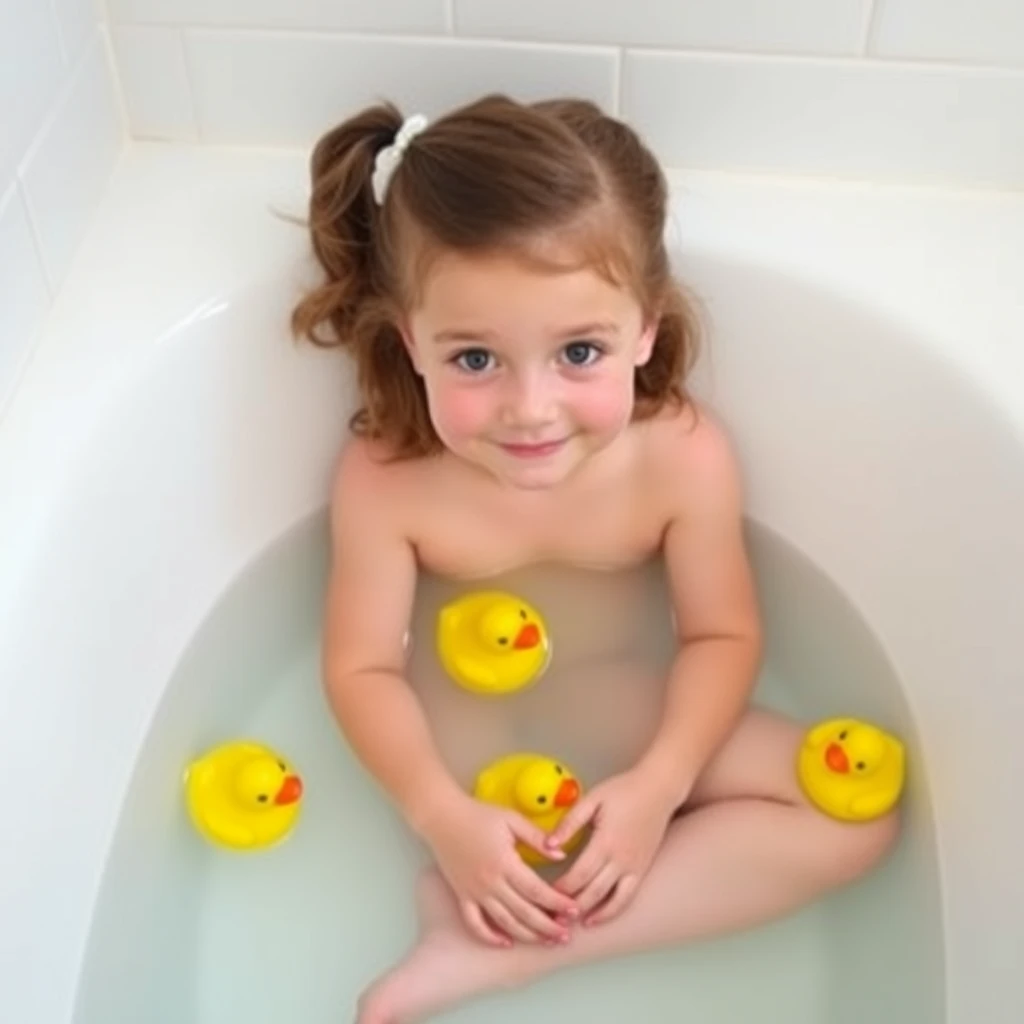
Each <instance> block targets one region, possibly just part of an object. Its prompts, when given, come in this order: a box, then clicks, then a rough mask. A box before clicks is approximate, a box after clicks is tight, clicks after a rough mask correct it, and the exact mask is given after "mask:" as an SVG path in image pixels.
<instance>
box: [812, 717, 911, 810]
mask: <svg viewBox="0 0 1024 1024" xmlns="http://www.w3.org/2000/svg"><path fill="white" fill-rule="evenodd" d="M904 761H905V754H904V749H903V744H902V743H901V742H900V741H899V740H898V739H896V737H894V736H890V735H889V734H888V733H886V732H883V731H882V730H881V729H879V728H878V727H877V726H874V725H869V724H868V723H866V722H859V721H857V720H856V719H855V718H832V719H829V720H828V721H825V722H820V723H819V724H818V725H816V726H814V727H813V728H811V729H810V730H808V732H807V735H806V736H805V737H804V742H803V744H802V746H801V747H800V752H799V754H798V755H797V775H798V776H799V778H800V785H801V787H802V788H803V791H804V793H805V794H806V795H807V798H808V799H809V800H810V801H812V802H813V803H814V804H815V805H816V806H817V807H819V808H820V809H821V810H822V811H824V812H825V813H826V814H829V815H831V816H832V817H833V818H839V819H840V820H841V821H870V820H871V819H872V818H878V817H881V815H883V814H885V813H886V812H888V811H890V810H892V808H893V807H894V806H895V805H896V802H897V800H899V798H900V793H901V791H902V789H903V777H904Z"/></svg>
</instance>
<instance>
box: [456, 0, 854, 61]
mask: <svg viewBox="0 0 1024 1024" xmlns="http://www.w3.org/2000/svg"><path fill="white" fill-rule="evenodd" d="M868 6H869V0H771V2H768V3H766V2H765V0H704V2H700V0H675V2H673V0H628V2H615V3H595V2H594V0H554V2H552V0H514V2H512V0H510V2H507V3H505V2H500V0H499V2H496V0H455V27H456V30H457V31H458V32H460V33H466V34H467V35H485V36H486V35H489V36H499V37H501V38H505V39H552V40H558V41H559V42H595V43H615V44H618V45H620V46H674V47H686V48H703V49H710V50H754V51H757V50H764V51H768V52H783V53H859V52H860V49H861V46H862V45H863V42H864V29H865V24H866V14H867V9H868Z"/></svg>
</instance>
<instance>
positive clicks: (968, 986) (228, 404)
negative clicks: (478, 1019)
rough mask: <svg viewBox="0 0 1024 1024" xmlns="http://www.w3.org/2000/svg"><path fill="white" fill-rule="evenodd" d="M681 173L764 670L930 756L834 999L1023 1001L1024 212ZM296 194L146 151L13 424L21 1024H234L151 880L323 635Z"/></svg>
mask: <svg viewBox="0 0 1024 1024" xmlns="http://www.w3.org/2000/svg"><path fill="white" fill-rule="evenodd" d="M673 185H674V188H675V189H676V192H675V201H674V216H673V224H672V238H673V250H674V252H675V253H676V256H677V262H678V266H679V269H680V271H681V272H682V273H683V274H684V275H685V276H686V277H687V279H688V280H689V282H690V284H691V286H692V287H693V288H694V290H695V292H696V293H697V295H698V296H699V297H700V299H701V301H702V303H703V305H704V307H705V312H706V315H707V317H708V320H709V322H710V324H711V326H712V344H711V347H710V350H709V353H708V355H707V357H706V358H705V359H704V361H703V362H702V365H701V367H700V371H699V374H698V377H697V390H698V392H699V393H700V394H701V395H702V396H704V397H705V398H706V399H707V400H708V401H710V402H711V403H712V404H713V405H714V406H715V407H716V408H718V409H719V410H720V411H721V413H722V415H723V416H724V418H725V420H726V422H727V423H728V425H729V427H730V430H731V431H732V433H733V435H734V437H735V440H736V443H737V446H738V449H739V451H740V454H741V457H742V461H743V465H744V471H745V475H746V479H747V487H748V508H749V520H750V530H751V537H752V546H753V549H754V553H755V562H756V565H757V569H758V576H759V585H760V586H761V587H762V590H763V592H764V594H765V595H766V609H767V616H768V625H769V650H770V653H769V661H770V662H771V663H772V664H774V665H782V666H785V668H786V671H787V672H788V673H789V674H790V675H791V676H792V678H793V679H796V680H798V681H799V682H798V684H794V685H798V686H799V688H800V689H801V693H800V698H801V700H802V701H803V704H802V706H803V707H804V708H806V709H809V710H811V711H814V712H819V711H820V712H821V713H823V714H824V713H832V712H838V711H845V710H847V709H849V710H851V711H854V712H855V713H858V714H861V713H862V714H865V715H873V716H876V717H878V718H881V719H883V720H885V721H886V722H888V723H890V724H891V725H892V726H893V727H894V728H897V729H899V730H900V731H901V732H902V733H903V734H904V735H905V736H906V738H907V741H908V744H909V748H910V765H911V770H910V775H909V780H908V793H907V805H906V827H905V831H904V836H903V842H902V844H901V847H900V850H899V852H898V854H897V855H896V857H894V860H893V864H894V866H893V867H892V868H891V870H892V871H893V872H897V873H898V874H895V875H892V876H891V878H890V884H892V882H893V880H894V879H895V880H896V881H897V882H898V883H899V884H898V886H897V887H896V888H894V889H890V890H886V893H885V899H884V900H882V899H880V898H878V897H877V895H876V897H871V896H870V892H869V890H864V892H863V893H861V892H860V891H859V890H858V891H857V892H854V893H852V894H849V893H848V894H845V895H840V896H839V897H837V899H838V900H840V901H842V900H846V901H847V905H846V906H845V908H844V913H845V914H847V915H849V914H851V913H852V914H853V915H854V917H853V918H851V917H849V916H847V917H846V918H844V920H847V921H849V920H854V919H856V914H857V910H856V907H857V906H862V907H864V908H866V909H865V910H864V911H863V913H862V915H861V916H862V918H863V920H858V921H857V936H856V941H853V938H851V937H849V936H847V937H846V938H844V937H843V936H835V935H833V936H830V937H829V938H828V941H829V942H830V943H832V942H833V940H834V941H835V942H836V943H838V945H837V946H835V948H834V949H833V948H832V947H831V946H830V947H829V948H830V953H829V956H830V960H829V964H830V966H829V970H830V971H833V972H834V973H836V974H837V975H839V976H840V977H839V981H838V982H837V983H836V985H837V986H838V987H834V988H833V989H831V990H830V991H835V992H840V993H843V994H844V998H843V999H842V1002H843V1003H844V1004H845V1005H844V1007H838V1008H833V1012H831V1013H830V1015H829V1016H828V1017H827V1019H828V1020H829V1021H840V1022H842V1024H846V1022H850V1024H852V1022H853V1021H854V1020H863V1019H865V1017H866V1016H867V1015H868V1014H869V1013H872V1012H874V1013H875V1014H876V1019H887V1020H888V1019H905V1020H914V1021H915V1022H921V1024H939V1022H946V1024H969V1022H972V1024H973V1022H974V1021H979V1020H983V1021H985V1022H986V1024H1002V1022H1006V1024H1010V1022H1014V1024H1016V1022H1018V1021H1020V1020H1022V1019H1024V992H1022V990H1021V987H1020V986H1019V985H1018V984H1017V983H1016V981H1017V979H1016V977H1015V975H1014V971H1015V969H1016V968H1017V967H1018V965H1019V963H1020V961H1021V955H1022V953H1024V948H1022V947H1024V938H1022V935H1024V932H1022V928H1021V925H1020V922H1021V920H1024V884H1022V882H1021V880H1020V877H1019V874H1018V872H1019V870H1020V867H1019V866H1020V865H1021V864H1022V863H1024V827H1022V826H1021V824H1020V817H1019V803H1020V801H1019V787H1018V785H1017V782H1018V779H1019V773H1018V772H1017V771H1016V770H1015V768H1016V766H1015V764H1014V759H1013V758H1012V757H1011V756H1010V754H1011V751H1014V750H1015V749H1016V748H1017V747H1018V746H1019V735H1020V730H1021V725H1020V715H1019V713H1020V711H1021V710H1022V705H1024V698H1022V697H1021V688H1020V686H1019V678H1020V672H1019V668H1018V666H1019V653H1018V651H1017V650H1016V646H1015V641H1016V639H1017V637H1018V635H1019V625H1020V618H1021V610H1022V601H1021V590H1022V586H1021V580H1022V579H1024V541H1022V539H1021V524H1022V523H1024V384H1022V382H1024V345H1021V343H1020V339H1021V336H1022V329H1024V309H1022V305H1021V299H1020V282H1021V281H1022V280H1024V255H1022V254H1024V244H1022V243H1024V200H1022V199H1021V198H1020V197H1012V196H999V195H984V194H974V195H971V194H957V193H946V194H943V193H941V192H937V191H936V192H930V193H926V192H913V191H901V190H896V189H887V190H883V189H875V188H870V187H859V186H843V185H837V184H829V185H826V184H810V183H787V182H781V181H776V182H771V181H758V180H754V179H743V178H729V177H726V176H714V175H696V174H693V175H686V176H685V177H681V178H679V179H676V180H674V182H673ZM305 189H306V182H305V164H304V160H303V156H302V155H301V154H297V153H290V152H245V151H241V150H223V151H221V150H216V149H212V148H201V147H200V148H191V147H181V148H179V147H172V146H159V145H154V146H147V145H136V146H133V147H131V148H130V149H129V150H128V151H127V152H126V153H125V155H124V157H123V159H122V161H121V163H120V165H119V167H118V168H117V171H116V173H115V175H114V178H113V181H112V183H111V186H110V189H109V192H108V194H107V196H106V198H105V200H104V202H103V204H102V207H101V209H100V211H99V213H98V214H97V216H96V219H95V222H94V224H93V225H92V230H91V232H90V235H89V237H88V238H87V240H86V242H85V243H84V245H83V247H82V249H81V251H80V253H79V255H78V258H77V261H76V265H75V267H74V269H73V272H72V273H71V275H70V277H69V279H68V282H67V284H66V286H65V288H64V289H63V291H62V293H61V295H60V297H59V299H58V301H57V304H56V306H55V308H54V310H53V313H52V315H51V317H50V319H49V322H48V324H47V326H46V329H45V332H44V335H43V337H42V339H41V340H40V343H39V345H38V347H37V350H36V352H35V354H34V357H33V360H32V362H31V363H30V365H29V367H28V368H27V370H26V372H25V374H24V376H23V379H22V381H21V382H20V386H19V387H18V389H17V391H16V393H15V396H14V400H13V402H12V403H11V405H10V407H9V408H8V409H7V411H6V414H5V416H4V418H3V420H2V421H0V489H2V494H3V502H2V507H0V536H2V537H3V538H4V543H3V547H2V551H0V622H2V623H3V627H2V630H0V750H3V751H4V754H5V758H4V759H5V763H6V769H7V770H6V773H5V774H6V782H7V785H6V786H5V793H4V805H5V810H6V815H5V817H6V820H7V822H8V829H7V838H6V841H5V842H4V843H3V844H2V846H0V878H2V879H3V883H2V887H0V891H2V893H3V904H2V907H0V920H2V921H3V922H4V925H3V929H2V933H0V992H3V993H4V997H3V1004H4V1019H5V1020H10V1021H12V1022H18V1024H21V1022H24V1024H69V1022H72V1021H75V1022H76V1024H94V1022H95V1021H97V1020H99V1019H101V1018H100V1016H98V1013H99V1010H98V1009H97V1007H100V1006H104V1007H105V1008H106V1009H105V1013H106V1015H105V1016H104V1017H103V1018H102V1019H104V1020H105V1021H107V1022H108V1024H120V1021H122V1020H124V1021H126V1022H127V1021H129V1020H141V1019H146V1020H147V1022H157V1021H162V1020H165V1019H166V1020H168V1021H170V1020H179V1021H180V1020H185V1019H188V1020H196V1021H199V1020H203V1021H206V1020H214V1019H225V1020H227V1019H235V1018H230V1017H227V1016H225V1017H223V1018H217V1017H216V1016H215V1015H210V1014H205V1015H204V1014H203V1013H201V1012H199V1011H198V1010H196V1009H195V1008H192V1009H182V1007H181V1006H180V1007H178V1009H177V1010H175V1009H174V1007H173V1005H172V1004H173V999H174V998H184V997H183V996H181V992H180V987H177V986H175V993H174V994H172V993H170V992H169V991H168V984H167V983H162V982H161V977H160V975H161V971H162V964H161V961H160V955H161V954H160V953H159V950H158V946H157V947H154V949H156V950H157V952H155V953H154V952H153V950H148V951H140V950H139V940H138V934H141V932H140V933H138V934H137V933H136V932H133V930H132V929H143V930H144V929H146V928H149V929H152V928H154V927H161V928H168V929H170V928H172V927H173V925H172V924H171V923H169V922H172V920H178V919H183V917H187V916H188V914H189V913H191V912H192V911H191V909H190V908H191V907H192V900H193V899H194V898H195V897H194V896H190V895H189V894H188V892H187V890H185V889H175V888H172V887H171V886H170V885H169V884H168V885H164V884H163V882H162V880H163V879H164V878H165V877H166V878H170V875H167V874H166V873H167V872H177V873H178V874H176V875H175V876H174V877H175V878H178V876H179V875H181V873H182V872H185V874H186V875H187V872H188V871H190V870H192V869H193V868H195V866H196V863H197V859H198V858H203V857H207V856H209V854H208V851H206V850H203V849H200V847H199V844H197V843H192V844H191V845H189V844H188V843H187V842H186V843H185V844H184V845H181V843H182V838H181V837H182V836H183V835H184V834H185V826H184V825H183V822H182V818H181V808H180V773H181V768H182V766H183V758H184V757H185V756H186V754H187V753H189V752H190V750H191V748H190V744H193V745H194V744H195V743H196V742H197V741H198V740H199V739H200V738H202V739H206V738H213V737H215V736H216V735H218V732H219V730H229V729H230V728H231V727H232V719H231V713H232V708H233V707H235V706H236V701H237V700H239V699H241V695H242V694H243V692H244V690H245V687H246V685H247V684H246V680H247V679H248V678H251V677H252V675H253V674H254V673H258V672H259V670H260V667H261V666H265V665H267V664H269V663H276V661H280V660H281V659H284V658H285V657H286V655H287V653H288V652H287V650H286V649H285V648H287V646H288V643H291V642H292V639H294V637H295V636H297V635H298V634H299V633H301V632H302V631H304V630H305V631H307V632H311V631H312V630H313V628H314V626H315V622H316V615H317V607H318V606H317V602H316V598H317V595H318V593H319V588H320V587H321V586H322V581H323V572H324V567H323V552H324V550H325V547H324V545H325V538H324V506H325V499H326V494H327V487H328V481H329V477H330V472H331V466H332V462H333V460H334V458H335V456H336V452H337V445H338V441H339V439H340V438H341V436H342V433H343V430H344V424H345V421H346V419H347V414H348V412H349V410H350V409H351V405H352V400H353V397H352V388H351V378H350V376H349V374H348V371H347V367H346V365H345V363H344V361H343V360H342V359H341V358H340V357H339V356H338V355H337V354H334V353H323V352H319V351H315V350H311V349H310V348H306V347H297V346H295V345H293V344H292V343H291V342H290V340H289V338H288V334H287V329H286V322H287V313H288V310H289V308H290V304H291V302H292V300H293V298H294V295H295V294H296V292H297V289H298V288H300V287H301V284H302V282H303V281H304V280H306V279H307V277H308V275H309V274H310V273H312V268H311V266H310V263H309V260H308V258H307V256H306V239H305V236H304V234H303V232H302V231H301V229H298V228H296V227H295V225H293V224H292V223H290V222H289V221H288V219H287V214H289V213H301V211H302V203H303V197H304V195H305ZM282 215H284V216H282ZM282 594H283V595H285V596H286V597H288V595H291V597H289V598H288V599H287V600H285V599H282ZM290 638H291V639H290ZM325 728H326V727H325ZM337 746H338V747H340V746H341V745H340V744H337ZM350 813H351V812H350ZM311 827H312V826H311ZM384 827H385V828H391V827H392V826H391V825H387V826H384ZM394 828H395V830H396V831H395V832H394V835H395V836H396V837H397V835H398V831H397V824H395V825H394ZM395 841H396V844H397V843H398V840H397V838H396V840H395ZM174 844H179V845H177V846H176V845H174ZM169 851H173V857H172V856H171V852H169ZM407 852H408V851H405V850H404V849H403V850H402V851H400V852H399V853H397V854H395V856H396V857H397V860H396V862H395V863H396V864H398V865H404V864H406V855H407ZM410 856H411V855H410ZM887 870H888V869H887ZM866 884H867V886H868V887H870V886H871V885H872V884H874V883H873V882H871V881H868V882H867V883H866ZM175 885H177V882H176V883H175ZM154 894H155V895H154ZM902 899H906V900H908V901H910V902H908V904H907V907H908V908H909V909H908V910H907V912H906V913H903V914H902V915H900V914H896V915H895V916H894V917H889V916H887V915H886V914H885V913H884V912H883V908H884V906H887V905H888V906H893V905H899V902H900V900H902ZM858 900H859V901H861V902H860V903H858ZM154 901H156V902H154ZM161 901H162V902H161ZM868 910H871V911H872V913H875V914H879V916H878V917H877V918H876V919H874V920H872V917H871V914H869V913H868ZM147 915H149V916H148V917H147ZM160 915H164V916H160ZM157 920H158V924H154V921H157ZM186 924H187V922H186ZM179 939H180V936H179ZM176 941H177V940H176ZM180 941H181V942H184V943H185V945H186V946H187V940H186V939H181V940H180ZM844 942H845V945H844ZM133 950H134V955H135V959H134V960H133V959H132V957H133ZM174 955H175V956H177V955H178V954H177V953H175V954H174ZM167 956H171V953H167ZM185 969H186V968H182V967H181V965H180V964H178V965H177V966H176V967H175V970H176V971H178V972H179V974H180V971H181V970H185ZM133 979H134V980H133ZM162 984H163V987H161V986H162ZM901 986H902V987H903V988H904V989H905V992H904V994H903V995H900V994H899V992H896V994H895V995H893V994H892V992H890V990H893V992H895V991H896V990H897V989H900V988H901ZM158 995H160V996H162V997H165V998H166V999H170V1000H171V1001H172V1002H171V1003H166V1004H164V1008H163V1009H162V1010H160V1011H159V1012H158V1011H157V1010H156V1009H155V1007H150V1010H149V1011H147V1012H146V1014H145V1016H144V1017H143V1016H140V1015H139V1008H140V1007H144V1006H147V1005H148V1004H147V1002H146V1000H147V999H148V1000H152V999H155V998H157V996H158ZM901 1000H902V1002H901ZM182 1006H186V1004H182ZM880 1006H881V1007H882V1008H883V1010H882V1016H881V1017H878V1016H877V1013H878V1008H879V1007H880ZM897 1006H898V1007H902V1009H901V1011H900V1012H901V1016H900V1017H899V1018H897V1017H895V1016H886V1013H887V1012H888V1013H890V1014H892V1013H895V1012H896V1011H895V1010H894V1009H893V1007H897ZM168 1007H170V1009H168ZM133 1008H134V1009H133ZM886 1008H888V1009H886ZM133 1013H134V1016H133ZM253 1019H256V1018H253ZM267 1019H268V1020H269V1019H279V1018H269V1017H268V1018H267ZM296 1019H297V1018H296ZM306 1019H312V1018H308V1017H307V1018H306ZM460 1019H461V1018H460ZM465 1019H467V1020H468V1019H470V1018H468V1017H467V1018H465ZM487 1019H491V1018H487ZM494 1019H497V1018H494ZM509 1019H511V1018H509ZM609 1019H611V1018H609ZM665 1019H666V1020H667V1019H673V1020H674V1019H677V1018H676V1017H674V1016H670V1017H666V1018H665ZM708 1019H711V1018H710V1017H709V1018H708ZM715 1019H721V1020H725V1019H727V1018H726V1017H724V1016H723V1017H716V1018H715ZM728 1019H732V1018H728ZM819 1019H822V1020H824V1019H826V1018H824V1017H821V1018H819Z"/></svg>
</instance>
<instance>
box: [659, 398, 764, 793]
mask: <svg viewBox="0 0 1024 1024" xmlns="http://www.w3.org/2000/svg"><path fill="white" fill-rule="evenodd" d="M681 450H682V452H683V454H682V455H681V458H680V462H679V463H677V465H676V466H675V467H673V470H674V471H673V473H672V476H673V478H674V479H675V480H676V481H678V486H677V488H676V490H677V498H676V500H675V505H676V508H675V510H674V515H673V516H672V519H671V521H670V524H669V528H668V531H667V534H666V538H665V560H666V564H667V567H668V572H669V578H670V581H671V588H672V599H673V605H674V609H675V615H676V622H677V623H678V624H679V639H680V646H679V653H678V654H677V655H676V659H675V661H674V663H673V665H672V669H671V675H670V678H669V684H668V691H667V694H666V700H665V709H664V714H663V718H662V722H661V726H660V728H659V730H658V732H657V734H656V735H655V738H654V740H653V741H652V743H651V745H650V747H649V749H648V750H647V752H646V754H645V756H644V757H643V758H642V760H641V764H640V766H639V767H640V770H641V771H642V772H644V773H645V774H649V775H650V776H651V778H652V779H654V780H655V781H656V784H657V785H658V786H659V787H663V788H664V789H665V792H666V795H667V797H668V799H669V800H674V802H675V805H678V804H679V803H682V802H683V800H685V799H686V797H687V795H688V794H689V791H690V789H691V787H692V786H693V783H694V781H695V780H696V778H697V776H698V775H699V774H700V772H701V771H702V769H703V768H704V766H705V765H706V764H707V762H708V761H709V760H710V758H711V756H712V755H713V754H714V753H715V752H716V751H717V750H718V748H719V746H720V745H721V744H722V742H723V741H724V740H725V738H726V737H727V736H728V735H729V733H730V732H731V730H732V728H733V727H734V726H735V724H736V722H737V720H738V719H739V717H740V715H741V714H742V712H743V710H744V709H745V707H746V705H747V701H748V698H749V696H750V692H751V690H752V689H753V686H754V682H755V679H756V676H757V670H758V665H759V661H760V656H761V626H760V620H759V615H758V609H757V599H756V594H755V591H754V583H753V578H752V573H751V570H750V566H749V563H748V560H747V555H746V550H745V547H744V541H743V514H742V496H741V487H740V481H739V473H738V470H737V467H736V463H735V459H734V457H733V455H732V452H731V450H730V448H729V444H728V442H727V440H726V438H725V436H724V435H723V434H722V433H721V432H720V430H719V429H718V428H717V427H716V426H714V425H713V424H712V423H711V422H710V421H709V420H707V419H706V418H704V417H703V416H702V417H701V419H700V421H699V422H698V424H697V426H696V427H695V428H694V430H693V432H692V433H691V434H689V435H688V436H687V437H686V439H685V440H684V441H683V443H682V446H681Z"/></svg>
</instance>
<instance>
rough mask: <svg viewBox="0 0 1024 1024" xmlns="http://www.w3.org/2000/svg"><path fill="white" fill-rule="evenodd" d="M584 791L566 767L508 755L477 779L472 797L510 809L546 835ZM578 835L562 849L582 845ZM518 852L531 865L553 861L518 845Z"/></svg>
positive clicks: (528, 755)
mask: <svg viewBox="0 0 1024 1024" xmlns="http://www.w3.org/2000/svg"><path fill="white" fill-rule="evenodd" d="M582 792H583V789H582V787H581V786H580V783H579V780H578V779H577V778H576V776H575V775H573V773H572V772H571V771H570V770H569V769H568V768H566V766H565V765H563V764H560V763H559V762H558V761H553V760H552V759H551V758H550V757H543V756H542V755H540V754H531V753H519V754H509V755H508V756H507V757H503V758H501V759H500V760H498V761H495V762H494V763H493V764H490V765H488V766H487V767H486V768H485V769H484V770H483V771H482V772H480V774H479V775H478V776H477V778H476V785H475V786H474V788H473V795H474V796H475V797H476V798H477V800H483V801H484V802H485V803H489V804H496V805H497V806H499V807H511V808H512V809H513V810H515V811H518V812H519V813H520V814H522V815H524V816H525V817H526V818H528V819H529V820H530V821H531V822H533V824H535V825H536V826H537V827H538V828H542V829H543V830H544V831H545V832H553V831H554V830H555V829H556V828H557V827H558V824H559V822H560V821H561V820H562V818H564V817H565V815H566V813H567V812H568V810H569V808H570V807H572V806H573V804H575V803H576V801H577V800H579V798H580V795H581V794H582ZM581 837H582V832H577V833H576V835H574V836H573V837H572V838H571V839H570V840H569V841H568V842H567V843H566V844H565V846H564V847H563V849H564V850H565V851H566V852H569V851H570V850H572V849H573V848H574V847H575V846H576V845H577V844H578V843H579V841H580V839H581ZM516 849H517V850H518V851H519V854H520V856H521V857H522V858H523V860H525V861H526V862H527V863H528V864H548V863H550V858H548V857H544V856H542V855H541V854H539V853H538V852H537V851H536V850H534V849H533V847H530V846H526V845H525V844H524V843H517V844H516Z"/></svg>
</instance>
